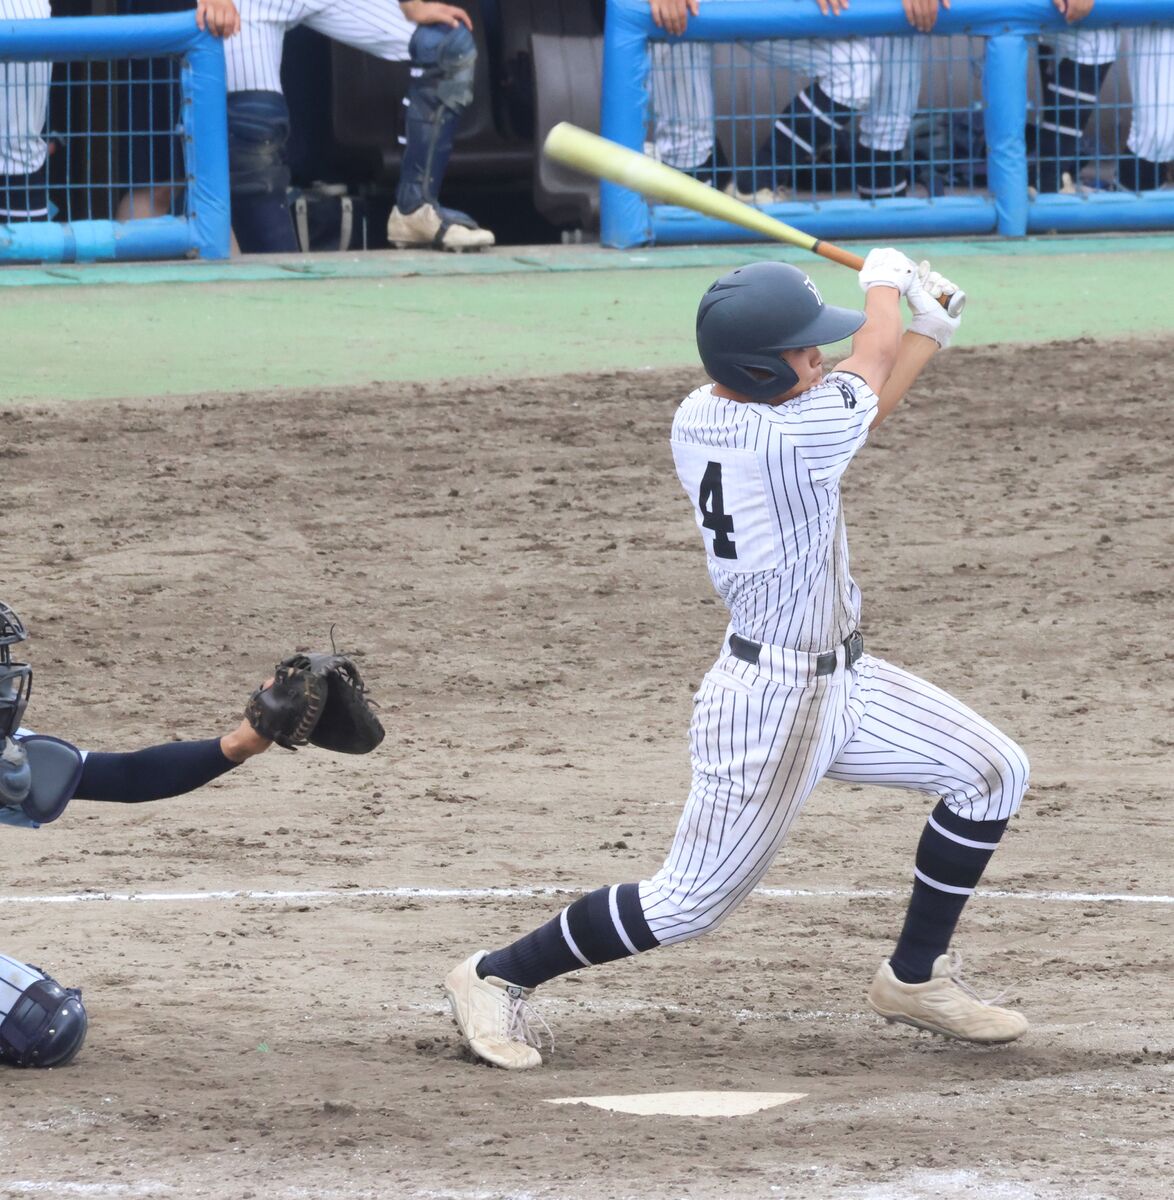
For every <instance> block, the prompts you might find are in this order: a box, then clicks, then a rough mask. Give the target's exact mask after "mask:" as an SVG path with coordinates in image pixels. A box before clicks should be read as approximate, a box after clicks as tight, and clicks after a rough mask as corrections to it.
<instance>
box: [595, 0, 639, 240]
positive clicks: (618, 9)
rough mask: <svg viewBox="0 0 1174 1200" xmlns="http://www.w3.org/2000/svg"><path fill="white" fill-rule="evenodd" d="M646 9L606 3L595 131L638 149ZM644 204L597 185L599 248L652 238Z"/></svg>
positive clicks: (622, 190) (605, 185) (622, 192)
mask: <svg viewBox="0 0 1174 1200" xmlns="http://www.w3.org/2000/svg"><path fill="white" fill-rule="evenodd" d="M649 13H650V10H649V8H648V6H647V4H645V5H644V6H643V8H642V9H636V8H634V7H633V6H631V5H623V4H614V3H612V4H609V5H608V10H607V21H606V23H605V25H604V30H603V93H602V96H601V103H600V116H599V128H600V132H601V133H602V134H603V136H604V137H606V138H611V140H612V141H613V142H619V144H620V145H621V146H630V147H631V148H632V149H633V150H641V149H643V147H644V114H645V112H646V111H647V109H648V55H647V53H646V47H647V35H648V27H649V24H650V23H651V16H650V15H649ZM650 217H651V214H650V211H649V206H648V202H647V201H646V200H645V199H644V198H643V196H640V195H638V194H637V193H636V192H632V191H629V190H628V189H627V188H622V187H619V186H617V185H616V184H614V183H608V182H607V181H606V180H605V181H602V182H601V183H600V185H599V237H600V241H602V242H603V244H604V245H605V246H618V247H620V248H621V249H623V248H626V247H628V246H642V245H644V244H645V243H647V242H649V241H651V240H652V226H651V220H650Z"/></svg>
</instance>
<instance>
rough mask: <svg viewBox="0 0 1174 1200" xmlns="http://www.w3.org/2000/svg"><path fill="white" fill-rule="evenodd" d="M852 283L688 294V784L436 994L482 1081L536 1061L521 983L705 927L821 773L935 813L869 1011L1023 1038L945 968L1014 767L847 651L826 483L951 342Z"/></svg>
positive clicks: (930, 699)
mask: <svg viewBox="0 0 1174 1200" xmlns="http://www.w3.org/2000/svg"><path fill="white" fill-rule="evenodd" d="M860 284H861V287H862V288H863V289H864V291H865V305H864V312H863V313H861V312H857V311H853V310H849V309H844V308H834V307H832V306H831V305H827V304H825V303H824V302H823V300H822V298H821V297H820V294H819V292H818V290H817V289H816V287H815V285H814V284H813V283H812V282H811V280H810V279H808V278H807V277H806V276H805V275H804V273H803V272H802V271H801V270H799V269H798V268H796V267H793V266H789V265H787V264H784V263H777V262H757V263H752V264H750V265H748V266H744V267H739V268H738V269H737V270H735V271H732V272H730V273H729V274H728V275H724V276H722V278H720V279H718V280H717V281H716V282H715V283H714V284H713V285H712V287H710V289H709V290H708V291H707V292H706V293H705V295H704V296H703V297H702V300H701V305H700V308H699V310H698V314H697V345H698V349H699V351H700V354H701V361H702V363H703V364H704V366H705V369H706V372H707V373H708V375H709V377H710V380H711V382H709V383H706V384H704V385H703V386H701V387H699V388H697V389H696V390H695V391H694V392H692V393H690V394H689V395H688V396H687V397H686V398H685V399H684V401H683V402H682V403H681V405H680V407H679V409H678V410H677V414H676V417H675V419H674V421H673V427H672V447H673V455H674V458H675V461H676V467H677V474H678V476H679V478H680V481H681V484H682V485H683V487H684V489H685V494H686V496H687V497H688V499H689V501H690V503H691V504H692V506H693V515H694V517H695V519H696V523H697V528H698V531H699V533H700V534H701V538H702V541H703V544H704V546H705V553H706V557H707V559H708V563H709V574H710V578H711V580H712V582H713V584H714V587H715V588H716V589H717V591H718V594H719V595H720V596H721V598H722V600H723V601H724V602H725V604H726V606H727V608H728V609H729V613H730V624H729V628H728V630H727V636H726V639H725V642H724V644H723V646H722V649H721V653H720V654H719V656H718V658H717V661H716V662H715V663H714V665H713V667H712V669H711V670H710V671H709V673H708V674H707V675H706V676H705V679H704V680H703V682H702V684H701V687H700V689H699V691H698V692H697V695H696V697H695V698H694V709H693V719H692V724H691V727H690V747H691V754H692V762H693V782H692V787H691V789H690V792H689V797H688V800H687V801H686V804H685V810H684V813H683V814H682V816H681V820H680V824H679V825H678V827H677V833H676V837H675V840H674V842H673V846H672V849H671V850H670V852H669V855H668V857H667V859H666V860H665V862H664V865H663V866H662V867H661V868H660V870H659V871H658V872H657V873H656V874H654V875H653V876H651V878H648V879H644V880H642V881H640V882H638V883H622V884H617V885H613V886H612V887H605V888H600V889H599V890H597V891H594V892H591V893H589V894H588V895H586V896H583V897H582V898H580V899H578V900H576V901H575V902H574V903H573V904H571V905H569V906H568V907H567V908H565V909H564V910H563V911H562V912H561V913H560V914H559V915H558V916H556V917H555V918H554V919H553V920H551V921H549V922H547V923H546V924H545V925H542V926H540V927H539V928H538V929H535V930H534V931H533V932H531V933H528V934H526V935H525V936H524V937H521V938H519V939H518V940H517V941H515V942H513V943H512V944H510V945H508V946H505V947H503V948H501V949H498V950H494V951H492V952H489V953H487V952H485V951H483V950H482V951H478V952H477V953H475V954H473V955H471V956H470V957H469V958H467V959H466V960H465V961H464V962H462V963H459V964H458V965H457V966H455V967H454V968H453V969H452V971H451V972H450V973H449V974H448V976H447V978H446V979H445V981H444V987H445V991H446V993H447V995H448V999H449V1002H450V1004H451V1005H452V1010H453V1015H454V1017H455V1019H456V1023H457V1025H458V1026H459V1028H460V1031H461V1033H462V1034H463V1035H464V1037H465V1039H466V1040H467V1042H468V1044H469V1046H470V1047H471V1049H472V1051H473V1053H474V1054H476V1055H478V1056H479V1057H481V1058H483V1059H485V1060H486V1061H487V1062H490V1063H494V1064H496V1065H497V1066H500V1067H507V1068H525V1067H536V1066H538V1065H539V1064H540V1063H541V1061H542V1058H541V1055H540V1053H539V1049H538V1039H537V1038H536V1037H535V1036H533V1032H532V1031H533V1029H534V1022H533V1021H532V1019H531V1018H532V1017H533V1016H534V1015H535V1014H533V1013H532V1012H531V1011H530V1009H529V1006H528V1003H527V999H528V997H529V996H530V993H531V989H533V988H534V987H536V986H537V985H539V984H542V983H545V982H547V981H548V980H550V979H553V978H554V977H555V976H558V975H562V974H564V973H565V972H567V971H574V970H577V969H579V968H580V967H588V966H594V965H596V964H599V963H605V962H609V961H611V960H613V959H619V958H626V957H629V956H632V955H636V954H639V953H643V952H645V951H648V950H652V949H655V948H656V947H657V946H665V945H670V944H672V943H675V942H683V941H685V940H687V939H689V938H694V937H698V936H700V935H701V934H704V933H709V932H712V931H713V930H715V929H717V928H718V926H719V925H721V923H722V922H723V921H724V920H725V919H726V917H728V916H729V915H730V914H731V913H732V912H733V911H734V909H735V908H736V907H737V906H738V905H739V904H740V903H741V902H742V901H743V900H744V899H745V898H746V897H747V896H748V895H749V894H750V892H751V891H752V890H753V888H754V887H755V885H756V884H757V883H758V881H759V880H760V879H761V878H762V876H763V873H764V872H765V871H766V869H767V868H768V867H769V866H770V863H771V861H772V860H773V859H774V857H775V855H776V853H777V852H778V850H779V848H780V847H781V846H782V844H783V840H784V839H785V837H786V836H787V831H788V829H789V828H790V826H791V823H792V821H794V819H795V818H796V816H798V814H799V811H800V809H801V808H802V807H803V803H804V801H805V800H806V799H807V797H808V796H809V795H810V794H811V792H812V790H813V789H814V787H815V786H816V784H817V783H818V782H819V781H820V780H821V779H823V778H824V777H827V778H831V779H838V780H845V781H849V782H852V783H861V784H877V785H881V786H887V787H905V788H912V789H915V790H917V791H921V792H925V793H928V794H929V795H930V796H932V797H935V799H936V803H935V805H934V808H933V811H932V812H931V814H930V816H929V819H928V821H927V823H926V825H925V829H924V831H923V832H922V835H921V840H920V842H919V844H918V846H917V851H916V857H915V859H914V870H913V874H914V882H913V892H912V896H911V899H910V902H909V907H908V911H907V913H906V917H905V922H904V927H903V929H902V930H901V933H900V936H899V938H898V939H897V944H896V947H895V949H894V950H893V952H892V954H891V955H890V957H888V958H886V959H885V960H884V961H883V962H882V963H881V965H880V968H879V969H878V970H877V972H876V975H875V977H874V979H873V981H872V985H871V987H870V988H869V991H868V1001H869V1004H870V1005H871V1006H872V1007H873V1009H875V1010H876V1012H878V1013H879V1014H880V1015H881V1016H883V1017H885V1018H886V1019H887V1020H889V1021H900V1022H904V1023H906V1024H909V1025H914V1026H917V1027H920V1028H922V1029H928V1030H931V1031H933V1032H935V1033H940V1034H945V1035H947V1036H949V1037H953V1038H959V1039H961V1040H963V1041H968V1042H977V1043H999V1042H1010V1041H1013V1040H1014V1039H1015V1038H1018V1037H1020V1036H1021V1035H1022V1034H1023V1033H1024V1031H1025V1030H1026V1029H1027V1021H1026V1020H1025V1018H1024V1017H1023V1016H1022V1015H1021V1014H1020V1013H1018V1012H1015V1011H1012V1010H1010V1009H1005V1008H998V1007H995V1006H994V1005H992V1004H988V1003H985V1002H984V1001H982V1000H981V999H979V998H978V997H977V996H976V995H975V993H974V992H973V991H972V990H971V989H970V988H969V987H968V986H967V985H966V984H964V983H963V982H962V980H961V978H960V975H959V966H958V958H957V955H956V954H953V953H952V952H951V951H950V950H949V945H950V941H951V938H952V936H953V932H954V928H955V925H956V923H957V921H958V918H959V916H960V914H961V912H962V908H963V905H964V904H965V903H966V900H967V898H968V897H969V896H970V895H971V894H972V893H973V892H974V890H975V887H976V885H977V884H978V881H979V879H980V877H981V876H982V873H983V870H984V868H985V867H986V864H987V861H988V859H989V858H990V856H991V854H992V853H993V851H994V850H995V848H996V846H997V844H998V842H999V839H1000V837H1001V836H1002V834H1003V831H1004V830H1005V829H1006V827H1007V822H1008V820H1009V819H1010V818H1011V816H1012V815H1013V814H1014V813H1015V812H1016V810H1017V809H1018V807H1019V804H1020V801H1021V799H1022V797H1023V793H1024V791H1025V790H1026V787H1027V774H1028V764H1027V759H1026V757H1025V756H1024V753H1023V751H1022V750H1021V749H1020V748H1019V747H1018V746H1017V745H1016V744H1015V743H1014V742H1013V741H1011V739H1010V738H1008V737H1006V736H1005V735H1004V734H1002V733H1000V732H999V730H997V729H995V728H994V727H993V726H992V725H990V724H989V723H988V722H987V721H985V720H983V718H982V717H980V716H978V715H977V714H976V713H974V712H972V711H971V710H970V709H969V708H967V707H966V705H964V704H963V703H962V702H961V701H959V700H956V699H955V698H954V697H953V696H950V695H949V694H947V693H946V692H944V691H942V690H941V689H940V688H938V687H935V686H934V685H933V684H931V683H927V682H925V681H924V680H922V679H919V678H918V677H917V676H916V675H912V674H910V673H909V672H908V671H905V670H902V669H901V668H900V667H897V666H894V665H893V664H891V663H888V662H885V661H883V660H881V659H879V658H874V657H873V656H871V655H869V654H866V653H865V652H864V643H863V638H862V637H861V634H860V631H859V630H860V591H859V589H858V588H857V586H856V583H855V582H854V581H853V579H852V576H851V574H850V573H849V569H848V543H847V538H846V535H845V529H844V519H843V514H842V511H841V506H840V478H841V476H842V475H843V474H844V471H845V470H846V469H847V467H848V465H849V464H850V463H851V462H852V459H853V458H854V457H855V455H856V452H857V451H858V450H859V449H860V448H861V447H862V446H863V445H864V442H865V440H866V439H867V437H868V433H869V430H870V429H872V428H874V427H875V426H876V425H877V424H878V423H879V422H881V421H883V420H884V419H885V418H886V417H887V416H888V415H889V414H890V413H891V412H892V411H893V409H894V408H895V407H896V405H897V403H898V402H899V401H900V400H901V398H902V397H903V396H904V395H905V393H906V392H907V391H908V390H909V388H910V386H911V385H912V384H913V382H914V381H915V380H916V379H917V377H918V375H919V374H920V373H921V371H922V369H923V368H924V367H925V365H926V363H927V362H928V361H929V360H930V358H931V357H932V356H933V355H934V354H935V353H937V351H938V350H939V349H941V348H944V347H945V346H947V345H948V344H949V342H950V339H951V337H952V336H953V334H954V331H955V329H956V328H957V325H958V319H957V318H954V317H950V316H949V315H948V314H947V313H946V311H945V310H944V309H943V308H942V306H941V305H940V303H939V302H938V299H939V298H940V297H941V296H942V295H943V294H946V293H948V292H951V291H953V290H954V288H953V285H952V284H950V283H949V282H948V281H946V280H944V279H942V277H941V276H940V275H938V274H937V273H935V272H933V271H931V270H930V269H929V264H928V263H922V264H921V266H920V267H918V266H916V265H915V264H914V263H912V262H911V261H910V260H909V259H908V258H906V257H905V255H903V254H901V253H899V252H898V251H896V250H892V249H878V250H873V251H872V252H871V253H870V254H869V255H868V257H867V259H866V260H865V263H864V267H863V269H862V270H861V271H860ZM902 296H903V297H905V300H906V303H907V305H908V307H909V310H910V312H911V313H912V321H911V323H910V325H909V328H908V330H906V331H905V332H904V333H902V318H901V311H900V301H901V297H902ZM849 335H854V336H853V340H852V352H851V354H850V355H849V357H848V358H847V359H846V360H845V361H843V362H842V363H840V364H839V366H838V367H837V368H836V369H835V370H834V371H831V372H830V373H829V372H826V371H825V368H824V363H823V355H822V353H821V352H820V350H819V347H820V346H821V345H825V344H828V343H831V342H835V341H838V340H840V339H842V338H846V337H848V336H849Z"/></svg>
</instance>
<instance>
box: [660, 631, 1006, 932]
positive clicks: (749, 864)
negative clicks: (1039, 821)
mask: <svg viewBox="0 0 1174 1200" xmlns="http://www.w3.org/2000/svg"><path fill="white" fill-rule="evenodd" d="M837 653H838V655H839V663H840V665H838V666H837V669H836V671H835V673H834V674H831V675H824V676H816V675H815V674H814V656H813V655H806V654H799V653H796V652H793V651H789V650H784V649H782V648H780V647H771V646H764V647H763V651H762V655H761V657H760V661H759V663H758V664H757V665H752V664H750V663H746V662H743V661H741V660H740V659H737V658H734V657H733V656H732V655H730V654H729V653H728V651H727V652H726V653H723V654H722V656H721V657H720V658H719V659H718V661H717V662H716V663H715V664H714V666H713V668H712V669H711V670H710V671H709V673H708V674H707V675H706V677H705V679H704V680H703V681H702V684H701V687H700V688H699V690H698V692H697V695H696V696H695V697H694V704H693V719H692V722H691V725H690V731H689V737H690V750H691V756H692V762H693V783H692V787H691V789H690V793H689V799H688V801H687V803H686V805H685V811H684V812H683V813H682V815H681V820H680V823H679V825H678V827H677V833H676V837H675V839H674V841H673V846H672V849H671V850H670V852H669V855H668V858H667V859H666V860H665V863H664V866H663V867H661V869H660V871H658V872H657V874H656V875H654V876H653V877H652V878H651V879H648V880H644V881H643V882H641V884H640V901H641V905H642V907H643V910H644V916H645V919H646V920H647V921H648V925H649V928H650V929H651V930H652V932H653V933H654V934H655V936H656V938H657V939H658V941H659V942H660V943H661V944H662V945H665V944H668V943H671V942H679V941H684V940H686V939H687V938H692V937H698V936H699V935H701V934H703V933H709V932H711V931H712V930H714V929H716V928H717V927H718V926H719V925H720V924H721V923H722V921H724V920H725V918H726V917H728V916H729V915H730V913H732V912H733V911H734V909H735V908H736V907H737V906H738V905H739V904H740V903H741V902H742V900H743V899H745V897H746V896H748V895H749V894H750V892H751V891H752V890H753V888H754V887H755V886H756V885H757V883H758V882H759V880H760V879H761V878H762V876H763V874H765V872H766V870H767V868H768V867H769V866H770V864H771V861H772V860H773V859H774V856H775V854H776V853H777V852H778V850H779V848H780V847H781V846H782V844H783V841H784V839H785V838H786V836H787V831H788V830H789V829H790V827H791V823H792V822H793V821H794V820H795V818H796V817H797V816H798V815H799V810H800V809H801V808H802V807H803V804H804V802H805V801H806V799H807V797H808V796H809V795H810V794H811V792H812V791H813V790H814V788H815V785H816V784H817V783H818V782H819V781H820V780H821V779H823V778H824V777H827V778H829V779H838V780H844V781H848V782H851V783H861V784H873V785H879V786H881V787H904V788H911V789H913V790H915V791H920V792H926V793H929V794H930V795H932V796H935V797H938V798H940V799H941V800H943V801H944V802H945V803H946V804H947V805H948V806H949V808H950V809H952V810H953V811H954V812H955V813H957V814H958V815H959V816H960V817H962V818H964V819H966V820H971V821H993V820H1000V819H1004V818H1007V817H1010V816H1011V815H1012V814H1013V813H1014V812H1015V811H1016V810H1017V809H1018V807H1019V803H1020V801H1021V800H1022V798H1023V793H1024V792H1025V791H1026V789H1027V777H1028V762H1027V758H1026V756H1025V755H1024V753H1023V751H1022V750H1021V749H1020V748H1019V747H1018V746H1017V745H1016V744H1015V743H1014V742H1013V741H1012V740H1011V739H1010V738H1008V737H1007V736H1006V735H1004V734H1002V733H1000V732H999V730H997V729H996V728H995V727H994V726H993V725H991V724H990V722H988V721H985V720H983V718H982V717H980V716H979V715H978V714H977V713H975V712H973V711H972V710H971V709H969V708H967V707H966V705H964V704H962V703H961V702H960V701H959V700H956V699H955V698H954V697H953V696H951V695H949V694H948V693H947V692H944V691H942V689H941V688H938V687H935V686H934V685H933V684H931V683H927V682H926V681H925V680H923V679H919V678H918V677H917V676H916V675H912V674H910V673H909V672H908V671H903V670H902V669H901V668H900V667H895V666H893V665H892V664H891V663H887V662H885V661H884V660H882V659H879V658H873V657H872V656H870V655H867V654H866V655H864V656H863V657H862V658H860V660H859V661H858V662H857V663H856V664H855V665H854V666H853V667H851V668H849V669H847V670H845V669H844V667H843V665H842V662H843V650H842V649H841V650H840V651H838V652H837ZM910 854H911V855H912V846H911V847H910Z"/></svg>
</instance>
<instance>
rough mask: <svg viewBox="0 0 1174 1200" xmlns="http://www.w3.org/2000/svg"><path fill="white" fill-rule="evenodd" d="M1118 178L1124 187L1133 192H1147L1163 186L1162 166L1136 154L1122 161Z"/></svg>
mask: <svg viewBox="0 0 1174 1200" xmlns="http://www.w3.org/2000/svg"><path fill="white" fill-rule="evenodd" d="M1117 178H1118V180H1119V181H1120V183H1121V186H1122V187H1125V188H1128V189H1129V190H1130V191H1131V192H1145V191H1150V190H1152V189H1154V188H1160V187H1161V186H1162V164H1161V163H1156V162H1151V161H1150V160H1149V159H1148V158H1138V156H1137V155H1136V154H1127V155H1125V157H1124V158H1122V159H1121V162H1120V164H1119V165H1118V169H1117Z"/></svg>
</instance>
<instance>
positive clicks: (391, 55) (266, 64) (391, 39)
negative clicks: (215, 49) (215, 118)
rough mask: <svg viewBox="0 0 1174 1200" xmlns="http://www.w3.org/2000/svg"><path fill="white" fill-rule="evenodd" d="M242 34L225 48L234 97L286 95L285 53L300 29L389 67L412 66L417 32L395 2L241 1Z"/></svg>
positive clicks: (346, 0)
mask: <svg viewBox="0 0 1174 1200" xmlns="http://www.w3.org/2000/svg"><path fill="white" fill-rule="evenodd" d="M236 6H237V8H238V9H239V11H240V18H241V29H240V33H239V34H238V35H237V36H236V37H232V38H228V39H227V40H226V41H225V43H224V62H225V70H226V72H227V75H228V90H229V91H230V92H280V91H281V49H282V43H283V42H284V40H285V35H286V34H287V33H288V32H289V31H290V30H291V29H293V28H295V27H296V26H298V25H308V26H309V27H310V28H311V29H314V30H316V31H317V32H318V33H321V34H324V35H325V36H326V37H328V38H333V39H334V40H335V41H337V42H344V43H345V44H346V45H348V46H354V47H355V48H356V49H358V50H365V51H366V52H367V53H368V54H374V55H375V57H376V58H384V59H387V61H388V62H406V61H407V59H408V45H409V43H410V42H411V40H412V34H413V33H414V32H415V29H416V26H415V25H414V24H413V23H412V22H411V21H409V20H408V19H407V17H405V16H404V14H403V11H402V10H401V9H400V6H399V5H398V4H397V3H395V0H237V5H236Z"/></svg>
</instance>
